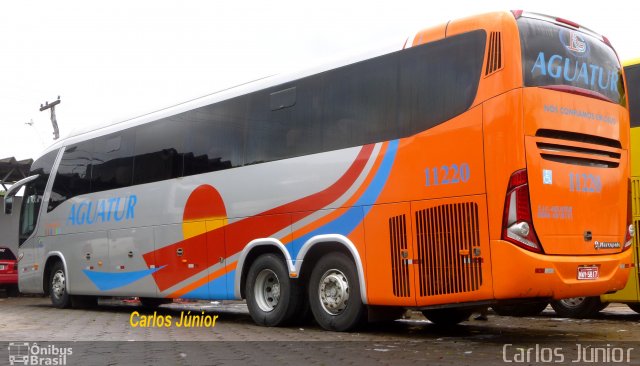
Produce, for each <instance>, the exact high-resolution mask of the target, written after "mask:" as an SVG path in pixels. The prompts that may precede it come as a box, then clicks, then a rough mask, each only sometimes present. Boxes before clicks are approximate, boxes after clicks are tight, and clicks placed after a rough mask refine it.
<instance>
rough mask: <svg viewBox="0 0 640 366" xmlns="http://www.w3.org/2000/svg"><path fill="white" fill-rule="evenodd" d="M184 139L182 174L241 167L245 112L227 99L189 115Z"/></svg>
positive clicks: (240, 104) (238, 105) (238, 104)
mask: <svg viewBox="0 0 640 366" xmlns="http://www.w3.org/2000/svg"><path fill="white" fill-rule="evenodd" d="M186 119H188V120H189V122H188V124H187V125H186V127H185V128H186V130H187V132H186V134H185V138H184V141H185V142H184V147H185V154H184V175H185V176H188V175H194V174H203V173H209V172H215V171H219V170H225V169H230V168H235V167H239V166H242V165H243V164H244V125H245V109H244V107H243V101H242V100H240V101H239V100H234V99H232V100H229V101H224V102H221V103H218V104H214V105H209V106H205V107H201V108H198V109H196V110H194V111H191V112H188V114H187V117H186Z"/></svg>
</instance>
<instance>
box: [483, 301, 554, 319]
mask: <svg viewBox="0 0 640 366" xmlns="http://www.w3.org/2000/svg"><path fill="white" fill-rule="evenodd" d="M547 305H549V303H548V302H547V301H538V302H531V303H524V304H514V305H493V306H491V308H492V309H493V311H495V312H496V314H498V315H501V316H536V315H540V313H541V312H542V311H543V310H544V309H546V308H547Z"/></svg>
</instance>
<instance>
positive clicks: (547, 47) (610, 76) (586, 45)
mask: <svg viewBox="0 0 640 366" xmlns="http://www.w3.org/2000/svg"><path fill="white" fill-rule="evenodd" d="M518 29H519V31H520V40H521V44H522V59H523V62H522V65H523V70H522V71H523V77H524V85H525V86H552V85H553V86H568V87H575V88H580V89H586V90H589V91H591V92H594V93H597V94H598V95H601V96H604V97H605V98H606V99H608V100H610V101H612V102H614V103H617V104H620V105H623V106H624V105H625V104H626V99H625V90H624V85H623V83H622V67H621V66H620V62H619V61H618V58H617V56H616V54H615V52H614V51H613V49H611V47H609V46H608V45H606V44H605V43H604V42H603V41H601V40H599V39H597V38H596V37H594V36H592V35H590V34H587V33H583V32H580V31H577V30H574V29H570V28H565V27H562V26H560V25H557V24H554V23H552V22H550V21H545V20H541V19H535V18H527V17H520V18H519V19H518Z"/></svg>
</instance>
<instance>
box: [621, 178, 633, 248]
mask: <svg viewBox="0 0 640 366" xmlns="http://www.w3.org/2000/svg"><path fill="white" fill-rule="evenodd" d="M632 204H633V203H632V201H631V179H629V180H627V230H625V231H626V233H625V237H624V246H623V247H622V250H623V251H625V250H627V249H629V248H631V244H633V236H634V235H635V233H636V230H635V227H634V226H633V216H632V215H633V213H632V207H631V205H632Z"/></svg>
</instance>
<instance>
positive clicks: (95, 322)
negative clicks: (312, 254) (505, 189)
mask: <svg viewBox="0 0 640 366" xmlns="http://www.w3.org/2000/svg"><path fill="white" fill-rule="evenodd" d="M135 311H138V312H140V313H141V315H150V316H152V315H153V313H149V312H147V311H144V310H143V309H141V308H140V307H138V305H137V304H136V303H123V302H121V301H114V300H110V301H101V305H100V306H99V307H98V308H96V309H92V310H72V309H69V310H60V309H54V308H52V307H51V306H50V305H49V300H48V299H47V298H34V297H22V298H0V364H1V363H3V362H5V360H8V357H9V355H10V354H15V353H20V350H19V349H18V350H16V347H18V346H16V345H20V344H22V345H24V344H25V343H28V346H29V347H33V346H34V344H36V345H37V348H33V349H32V351H34V352H35V353H40V356H41V357H40V358H41V360H40V359H39V360H40V361H39V362H41V364H47V363H46V361H47V360H48V359H49V358H51V357H58V358H59V362H62V361H65V362H66V364H67V365H76V364H78V365H80V364H82V365H87V364H97V365H106V364H112V365H119V364H130V365H141V364H148V365H157V364H167V365H173V364H180V365H191V364H202V365H212V364H238V365H240V364H242V365H245V364H248V365H264V364H278V365H288V364H295V365H299V364H301V363H302V364H319V365H323V364H340V365H341V364H356V365H361V364H362V365H365V364H366V365H368V364H372V365H402V364H412V365H415V364H416V363H419V364H443V365H444V364H448V365H450V364H456V365H458V364H461V365H463V364H469V365H470V364H473V365H494V364H501V363H507V362H508V361H511V362H508V363H510V364H511V363H516V364H520V363H521V364H527V365H529V364H549V362H547V361H554V362H556V363H558V361H562V362H560V363H564V364H574V365H575V364H617V362H614V361H617V360H619V359H620V357H623V361H624V362H622V364H639V365H640V341H638V340H640V322H638V321H639V320H640V315H638V314H636V313H635V312H633V311H631V310H629V309H628V308H627V307H626V306H624V305H620V304H614V305H611V306H610V307H609V308H607V309H606V310H604V311H603V312H602V313H601V316H599V317H598V318H597V319H584V320H571V319H564V318H557V317H556V316H555V313H554V312H553V311H552V310H551V308H547V310H545V312H543V314H542V315H541V316H539V317H535V318H533V317H530V318H513V317H499V316H495V315H490V316H489V321H478V320H470V321H468V322H465V323H462V325H460V326H456V327H453V328H450V329H440V328H437V327H436V326H434V325H433V324H431V323H430V322H428V321H427V320H426V319H424V318H422V315H421V314H419V313H415V312H414V313H409V314H408V318H407V319H403V320H398V321H395V322H392V323H385V324H378V325H370V326H368V327H366V328H364V329H362V330H360V331H359V332H354V333H335V332H327V331H324V330H322V329H320V328H319V327H318V326H316V325H313V324H308V325H304V326H296V327H288V328H265V327H259V326H256V325H255V324H254V323H253V322H252V320H251V318H250V317H249V315H248V312H247V310H246V306H244V304H242V303H236V302H233V303H219V302H197V303H183V304H172V305H169V306H163V307H162V308H160V309H159V310H158V311H157V313H156V317H155V319H156V323H155V324H156V326H155V327H154V326H150V327H141V326H140V324H139V323H140V322H141V319H142V318H141V317H139V316H136V315H135V314H134V315H133V318H132V313H133V312H135ZM189 311H191V315H193V314H199V315H201V316H202V315H203V313H202V312H203V311H204V315H205V316H207V315H208V316H209V317H210V319H213V318H214V317H215V316H216V315H217V316H218V318H217V319H216V323H215V326H209V327H206V326H200V327H190V328H185V327H179V326H177V325H178V322H179V318H180V316H181V314H182V313H184V314H185V315H188V314H189V313H188V312H189ZM168 316H171V320H172V324H171V326H170V327H166V326H165V327H158V326H157V325H158V319H159V317H163V318H164V319H165V325H166V324H167V322H166V320H167V319H168V318H167V317H168ZM132 319H133V322H134V323H137V324H138V326H136V327H134V326H132V324H131V320H132ZM152 319H153V318H150V322H152ZM11 344H12V346H11V347H13V348H10V345H11ZM510 344H511V345H510ZM65 348H71V349H72V351H73V352H72V354H70V355H69V354H68V355H67V356H65V357H66V358H64V360H63V357H62V356H61V355H60V353H61V352H62V351H60V350H63V351H64V349H65ZM596 348H597V350H595V352H594V349H596ZM54 349H56V350H57V351H55V350H54ZM22 352H23V353H24V352H25V351H24V350H22ZM47 352H48V354H45V353H47ZM32 353H33V352H32ZM578 353H580V355H581V359H579V360H580V361H583V362H576V363H574V362H571V361H573V360H578ZM52 354H53V355H52ZM42 355H44V356H42ZM590 356H591V358H590ZM619 356H620V357H619ZM594 357H598V362H584V361H589V360H594ZM34 361H36V359H34ZM520 361H522V362H520ZM603 361H604V362H603ZM627 361H629V362H627ZM42 362H45V363H42ZM16 364H17V363H16Z"/></svg>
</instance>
